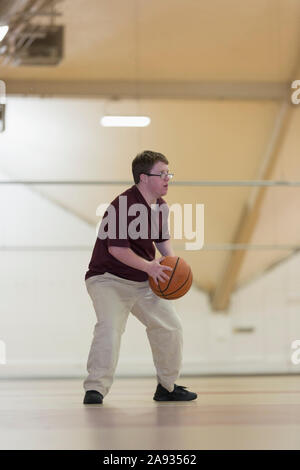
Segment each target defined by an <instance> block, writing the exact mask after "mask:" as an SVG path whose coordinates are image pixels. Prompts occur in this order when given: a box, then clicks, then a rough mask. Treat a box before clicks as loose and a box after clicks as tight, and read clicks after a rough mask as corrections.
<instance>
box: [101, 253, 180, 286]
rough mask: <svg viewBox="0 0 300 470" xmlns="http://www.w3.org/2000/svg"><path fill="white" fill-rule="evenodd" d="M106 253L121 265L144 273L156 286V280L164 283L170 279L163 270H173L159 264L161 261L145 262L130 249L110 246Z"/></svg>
mask: <svg viewBox="0 0 300 470" xmlns="http://www.w3.org/2000/svg"><path fill="white" fill-rule="evenodd" d="M108 252H109V253H110V254H111V255H112V256H114V258H116V259H117V260H119V261H121V263H124V264H127V265H128V266H131V267H132V268H135V269H139V270H140V271H144V272H145V273H147V274H148V275H149V276H151V277H152V278H153V279H154V281H155V283H156V284H157V280H159V281H166V280H169V279H170V278H169V276H168V275H167V273H165V272H164V270H167V271H173V268H171V267H169V266H164V265H161V264H159V262H160V261H161V259H154V260H152V261H147V260H146V259H144V258H142V257H141V256H138V255H136V254H135V253H134V251H132V250H131V248H125V247H119V246H110V247H109V248H108Z"/></svg>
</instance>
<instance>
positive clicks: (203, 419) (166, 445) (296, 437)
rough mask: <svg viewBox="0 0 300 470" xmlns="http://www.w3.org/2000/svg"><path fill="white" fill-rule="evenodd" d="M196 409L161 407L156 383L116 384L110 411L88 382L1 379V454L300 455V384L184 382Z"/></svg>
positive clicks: (293, 379) (286, 379) (277, 379)
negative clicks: (96, 401) (88, 394)
mask: <svg viewBox="0 0 300 470" xmlns="http://www.w3.org/2000/svg"><path fill="white" fill-rule="evenodd" d="M176 383H177V384H178V385H185V386H187V387H188V388H189V389H190V390H192V391H195V392H197V393H198V399H197V400H195V401H191V402H184V403H180V402H176V403H171V402H168V403H166V402H164V403H157V402H155V401H153V399H152V396H153V393H154V390H155V387H156V381H155V379H154V378H142V379H136V378H130V379H124V378H116V379H115V382H114V384H113V386H112V388H111V390H110V393H109V394H108V395H107V397H105V400H104V402H103V405H89V406H85V405H83V404H82V400H83V389H82V381H81V380H78V379H68V380H14V381H12V380H0V398H1V400H0V448H1V449H106V450H108V449H112V450H113V449H122V450H124V449H173V450H175V449H199V450H201V449H300V377H299V376H298V375H294V376H291V375H290V376H284V375H277V376H240V377H237V376H234V377H229V376H227V377H181V378H180V379H179V380H178V381H177V382H176Z"/></svg>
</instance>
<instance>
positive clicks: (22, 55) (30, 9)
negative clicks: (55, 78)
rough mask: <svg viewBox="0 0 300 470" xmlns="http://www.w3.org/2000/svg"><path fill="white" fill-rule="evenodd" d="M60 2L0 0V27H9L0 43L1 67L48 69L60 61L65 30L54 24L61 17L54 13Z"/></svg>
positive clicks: (46, 0)
mask: <svg viewBox="0 0 300 470" xmlns="http://www.w3.org/2000/svg"><path fill="white" fill-rule="evenodd" d="M59 1H61V0H0V25H4V24H6V25H8V26H9V30H8V33H7V34H6V36H5V38H4V39H3V41H2V42H0V58H1V56H2V57H3V58H2V65H7V64H10V65H14V66H19V65H27V66H28V65H36V66H42V65H48V66H51V65H57V64H58V63H59V62H60V61H61V60H62V58H63V40H64V27H63V26H61V25H55V24H54V20H55V18H56V17H57V16H61V15H60V13H59V12H57V11H56V10H55V6H56V3H58V2H59ZM39 18H43V19H44V21H41V20H40V21H39V22H38V21H37V19H39ZM45 18H46V22H45Z"/></svg>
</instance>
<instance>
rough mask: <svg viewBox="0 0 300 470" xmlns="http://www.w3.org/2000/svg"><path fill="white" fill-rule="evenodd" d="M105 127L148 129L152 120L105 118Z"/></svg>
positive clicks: (103, 122)
mask: <svg viewBox="0 0 300 470" xmlns="http://www.w3.org/2000/svg"><path fill="white" fill-rule="evenodd" d="M100 122H101V125H102V126H103V127H146V126H149V124H150V122H151V119H150V118H149V117H148V116H103V117H102V118H101V121H100Z"/></svg>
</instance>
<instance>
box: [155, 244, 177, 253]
mask: <svg viewBox="0 0 300 470" xmlns="http://www.w3.org/2000/svg"><path fill="white" fill-rule="evenodd" d="M155 245H156V248H157V249H158V251H159V252H160V253H161V254H162V255H163V256H176V255H175V253H174V250H173V248H172V244H171V240H165V241H164V242H160V243H156V242H155Z"/></svg>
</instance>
